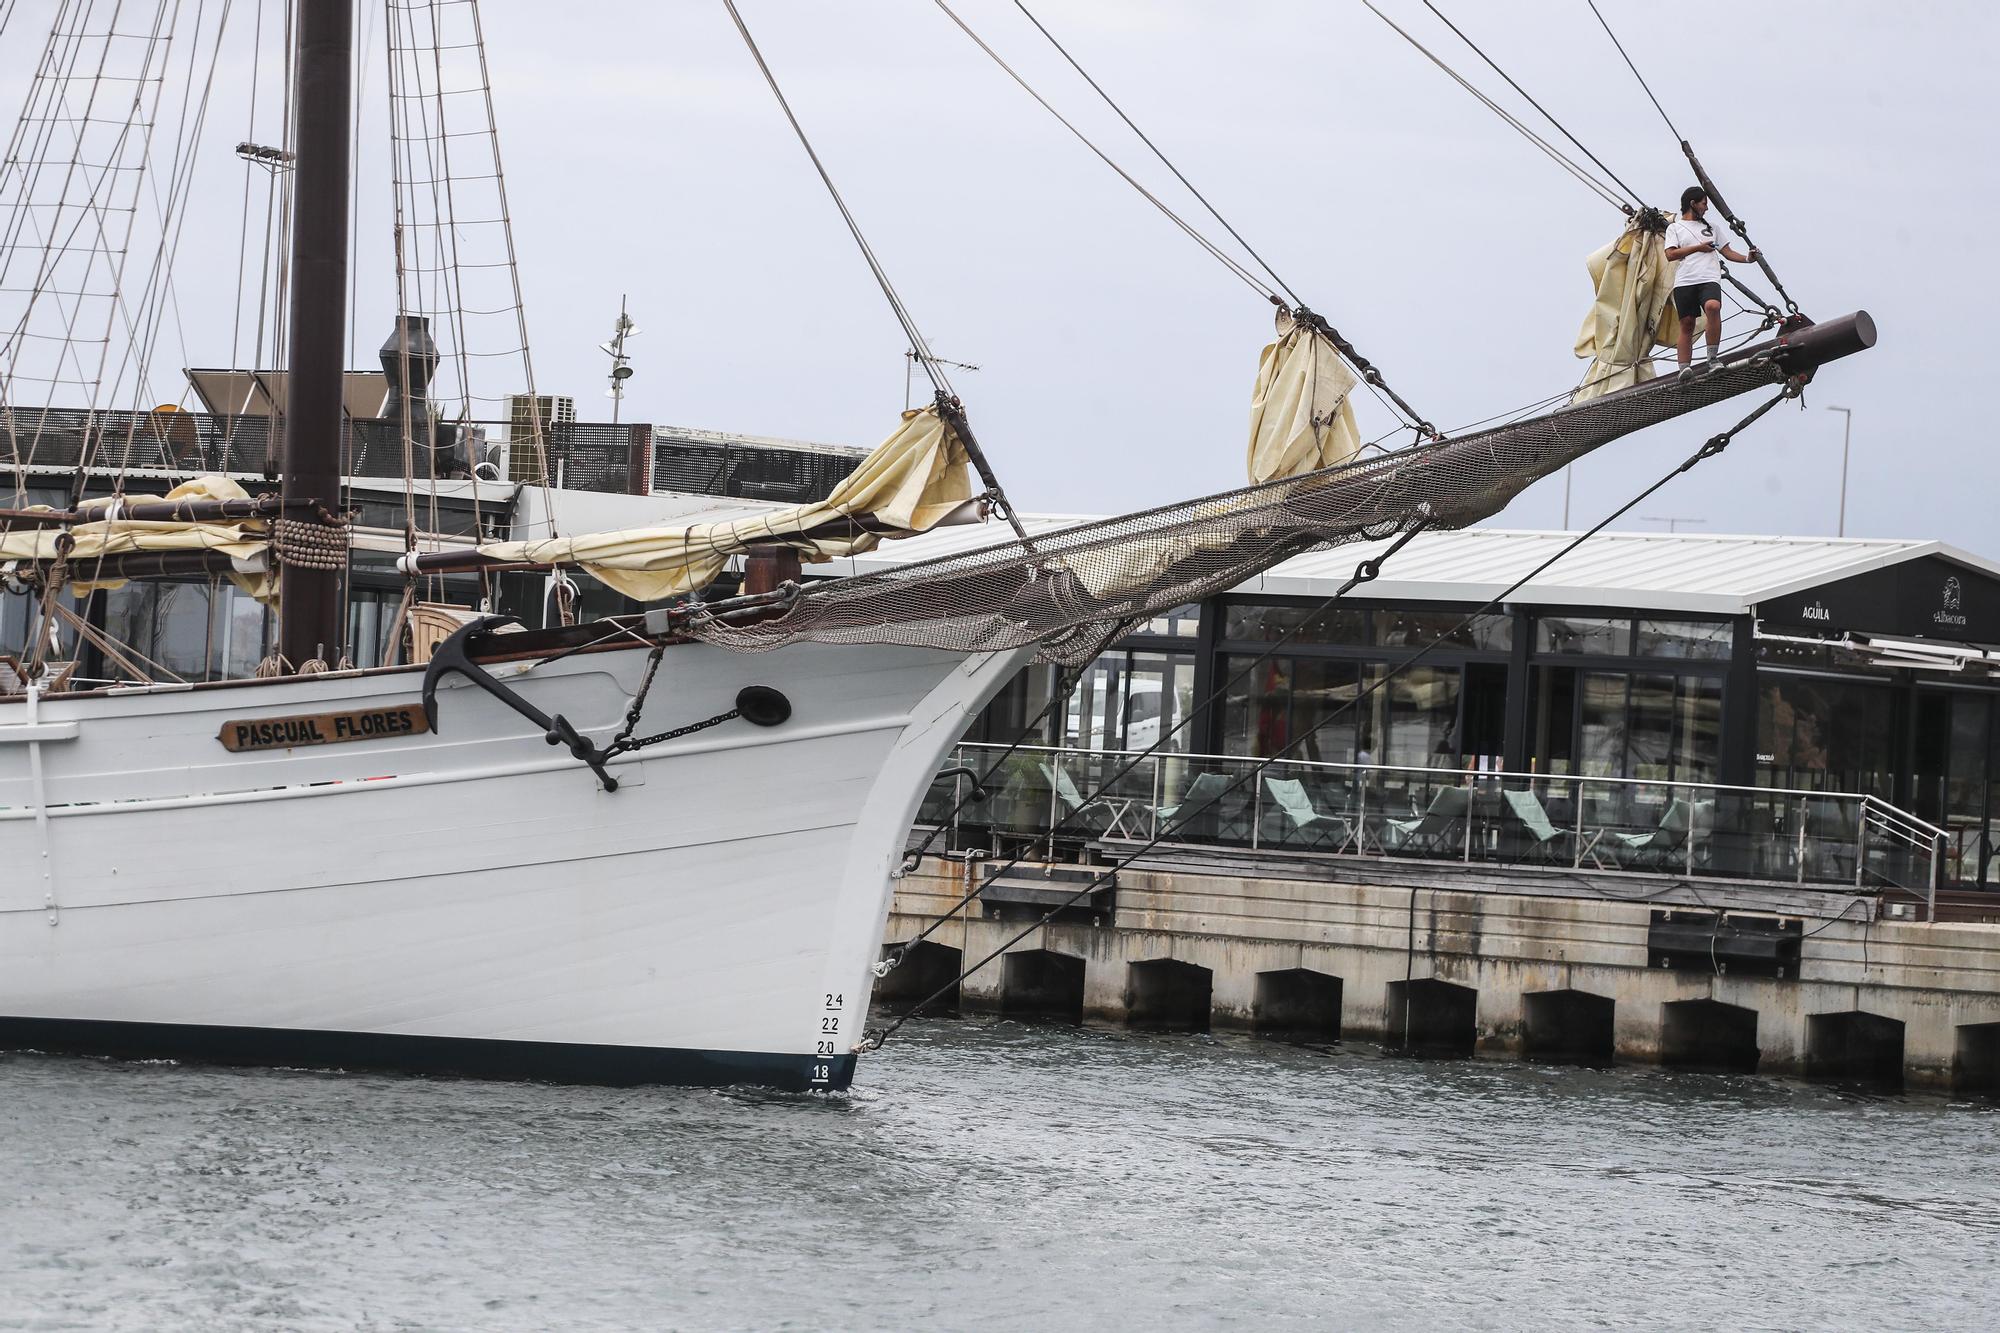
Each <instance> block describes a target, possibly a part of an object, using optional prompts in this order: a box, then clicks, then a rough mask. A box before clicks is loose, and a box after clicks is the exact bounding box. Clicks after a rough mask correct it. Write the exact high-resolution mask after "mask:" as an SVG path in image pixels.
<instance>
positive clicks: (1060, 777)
mask: <svg viewBox="0 0 2000 1333" xmlns="http://www.w3.org/2000/svg"><path fill="white" fill-rule="evenodd" d="M1035 767H1037V768H1039V769H1041V770H1042V778H1043V780H1044V781H1046V782H1047V783H1048V784H1049V785H1050V786H1051V787H1054V788H1055V793H1056V822H1057V823H1058V824H1061V825H1064V826H1066V827H1075V826H1078V825H1081V831H1083V832H1087V833H1089V834H1090V835H1091V836H1092V837H1099V838H1102V837H1109V836H1111V835H1112V834H1116V835H1118V836H1119V837H1121V838H1129V837H1131V836H1132V834H1131V832H1130V831H1129V830H1128V829H1126V827H1125V816H1126V814H1127V813H1128V812H1130V811H1131V809H1132V807H1133V805H1134V804H1135V802H1133V801H1129V800H1126V799H1124V798H1123V797H1116V796H1102V795H1099V796H1094V797H1092V798H1091V799H1089V800H1085V799H1084V797H1083V793H1082V792H1081V791H1078V790H1077V786H1076V779H1074V778H1072V777H1071V776H1070V775H1069V770H1068V769H1066V768H1064V767H1062V766H1061V765H1060V764H1050V763H1045V762H1038V763H1037V764H1036V765H1035Z"/></svg>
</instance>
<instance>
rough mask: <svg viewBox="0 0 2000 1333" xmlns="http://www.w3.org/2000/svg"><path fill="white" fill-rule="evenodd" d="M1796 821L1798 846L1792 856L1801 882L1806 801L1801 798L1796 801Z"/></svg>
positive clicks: (1802, 876) (1804, 861) (1802, 879)
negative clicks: (1796, 863)
mask: <svg viewBox="0 0 2000 1333" xmlns="http://www.w3.org/2000/svg"><path fill="white" fill-rule="evenodd" d="M1798 821H1799V836H1798V846H1797V847H1796V849H1795V850H1794V852H1793V857H1794V859H1796V860H1797V861H1798V863H1799V868H1798V874H1797V877H1796V878H1797V881H1798V882H1799V883H1800V884H1803V883H1805V882H1806V803H1805V801H1804V800H1803V799H1801V800H1800V801H1799V803H1798Z"/></svg>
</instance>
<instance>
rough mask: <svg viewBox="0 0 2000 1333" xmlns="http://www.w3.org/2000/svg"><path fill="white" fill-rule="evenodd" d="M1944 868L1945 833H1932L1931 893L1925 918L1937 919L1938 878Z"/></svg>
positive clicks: (1926, 903) (1929, 919) (1925, 909)
mask: <svg viewBox="0 0 2000 1333" xmlns="http://www.w3.org/2000/svg"><path fill="white" fill-rule="evenodd" d="M1943 870H1944V834H1942V833H1933V834H1931V875H1930V893H1929V895H1928V897H1927V898H1926V900H1925V903H1924V920H1926V921H1936V920H1937V893H1938V879H1939V877H1940V875H1941V874H1942V872H1943Z"/></svg>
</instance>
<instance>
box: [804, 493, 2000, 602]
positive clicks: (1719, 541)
mask: <svg viewBox="0 0 2000 1333" xmlns="http://www.w3.org/2000/svg"><path fill="white" fill-rule="evenodd" d="M1025 521H1026V523H1027V526H1028V530H1029V532H1030V533H1031V534H1032V533H1034V532H1038V531H1049V530H1051V529H1054V528H1059V527H1066V526H1068V525H1070V524H1072V523H1077V522H1083V521H1086V520H1085V519H1083V518H1082V517H1080V516H1076V515H1034V516H1032V517H1029V518H1027V519H1026V520H1025ZM1575 535H1576V534H1574V533H1569V532H1517V531H1509V530H1506V529H1500V528H1467V529H1464V530H1462V531H1457V532H1427V533H1422V534H1420V535H1418V536H1417V537H1416V538H1415V539H1413V540H1412V541H1411V542H1410V544H1409V545H1407V546H1405V547H1404V548H1403V549H1402V550H1401V551H1398V552H1397V553H1396V554H1395V555H1394V556H1393V557H1391V558H1389V559H1388V560H1387V561H1385V562H1384V564H1383V566H1382V575H1381V577H1380V578H1378V579H1376V580H1375V581H1374V582H1373V583H1370V584H1368V585H1366V587H1365V590H1357V591H1356V592H1355V594H1354V595H1355V596H1357V597H1368V598H1379V599H1382V600H1385V601H1399V602H1401V601H1412V602H1474V603H1476V602H1484V601H1487V600H1488V599H1490V598H1492V597H1494V596H1496V595H1498V594H1499V593H1500V592H1501V591H1502V590H1504V589H1505V588H1506V587H1507V586H1508V585H1509V584H1511V583H1512V582H1514V580H1516V579H1518V578H1520V577H1521V576H1523V575H1524V574H1527V573H1528V572H1529V571H1531V570H1533V569H1534V568H1535V567H1536V566H1537V565H1539V564H1541V563H1542V562H1543V561H1545V560H1547V559H1549V558H1550V557H1551V556H1553V555H1555V553H1556V552H1557V551H1559V550H1561V549H1562V548H1563V546H1564V545H1566V544H1567V543H1568V542H1570V541H1571V540H1572V539H1573V538H1574V537H1575ZM1005 537H1006V529H1005V528H1004V527H1001V526H999V525H997V524H993V523H988V524H984V525H981V526H977V527H961V528H951V529H946V530H941V531H937V532H932V533H929V534H927V535H925V536H923V537H913V538H910V539H907V540H904V541H893V542H884V543H883V544H882V546H881V547H880V548H879V549H878V550H876V551H873V552H871V553H870V554H868V555H865V556H861V557H859V558H858V559H857V560H856V561H855V562H854V568H855V572H859V573H865V572H867V571H869V570H871V569H881V568H886V567H888V566H892V565H900V564H907V563H910V562H912V561H916V560H927V559H931V558H933V557H935V556H941V555H950V554H955V553H957V552H960V551H969V550H974V549H976V548H978V547H981V546H990V545H993V544H994V543H996V542H998V541H1002V540H1004V539H1005ZM1389 545H1390V543H1389V542H1357V543H1354V544H1351V545H1347V546H1340V547H1335V548H1334V549H1332V550H1330V551H1314V552H1309V553H1308V554H1305V555H1301V556H1295V557H1293V558H1292V559H1290V560H1287V561H1285V562H1284V563H1283V564H1281V565H1278V566H1276V567H1275V568H1273V569H1272V570H1270V571H1269V572H1268V573H1265V574H1263V575H1261V576H1259V577H1257V578H1254V579H1251V580H1249V581H1247V582H1246V583H1244V584H1243V585H1241V586H1240V587H1239V588H1237V589H1236V591H1237V592H1238V593H1249V594H1257V593H1262V594H1265V595H1269V596H1287V597H1326V596H1328V595H1329V594H1331V593H1332V592H1333V591H1334V590H1335V589H1336V588H1338V587H1339V586H1340V585H1341V584H1342V583H1343V582H1345V581H1346V580H1347V578H1348V577H1349V576H1350V575H1352V574H1353V573H1354V567H1355V565H1357V564H1358V563H1359V562H1360V561H1362V560H1363V559H1366V558H1367V557H1369V556H1371V555H1376V554H1380V553H1381V552H1383V551H1385V550H1387V549H1388V547H1389ZM1926 555H1935V556H1939V557H1942V558H1943V559H1946V560H1951V561H1955V562H1957V563H1958V564H1961V565H1964V566H1966V567H1968V568H1971V569H1975V570H1978V571H1981V572H1983V573H1986V574H1990V575H1993V576H1995V577H2000V563H1995V562H1993V561H1990V560H1985V559H1982V558H1981V557H1979V556H1975V555H1971V554H1968V553H1967V552H1964V551H1961V550H1958V549H1957V548H1955V547H1952V546H1947V545H1946V544H1945V543H1943V542H1935V541H1910V540H1904V541H1896V540H1884V539H1879V538H1866V537H1845V538H1841V537H1730V536H1722V535H1719V534H1713V533H1700V534H1696V533H1686V532H1680V533H1654V532H1605V533H1600V534H1598V535H1597V536H1595V537H1592V538H1591V539H1590V540H1589V541H1587V542H1585V543H1583V545H1581V546H1579V547H1578V548H1577V549H1576V550H1574V551H1572V552H1570V553H1569V554H1568V555H1566V556H1564V557H1563V558H1562V559H1560V560H1558V561H1556V563H1555V564H1553V565H1551V566H1550V567H1549V568H1548V569H1547V570H1544V571H1543V572H1542V573H1540V574H1537V575H1536V576H1535V577H1534V578H1533V579H1532V580H1531V581H1530V582H1529V583H1527V584H1526V585H1525V586H1523V587H1522V588H1521V590H1520V591H1519V592H1516V593H1514V594H1513V595H1512V596H1511V597H1510V598H1509V599H1508V600H1509V601H1511V602H1518V603H1521V604H1524V605H1531V606H1602V607H1630V608H1633V609H1635V610H1659V611H1679V612H1685V613H1689V614H1696V615H1725V616H1726V615H1746V614H1748V613H1749V612H1750V611H1751V610H1752V609H1753V608H1755V607H1756V606H1757V605H1758V604H1759V603H1761V602H1766V601H1769V600H1771V599H1772V598H1774V597H1782V596H1784V595H1786V594H1787V593H1791V592H1796V591H1798V590H1800V589H1802V588H1811V587H1815V586H1817V585H1819V584H1822V583H1829V582H1832V581H1833V580H1835V579H1843V578H1848V577H1851V576H1853V575H1856V574H1863V573H1866V572H1868V571H1869V570H1872V569H1880V568H1882V567H1883V566H1885V565H1895V564H1900V563H1902V562H1903V561H1906V560H1913V559H1916V558H1917V557H1919V556H1926ZM847 563H848V562H846V561H842V562H840V564H841V565H842V566H846V565H847ZM822 568H824V567H822ZM815 572H819V571H815ZM825 572H828V573H831V572H834V571H833V570H831V569H826V570H825ZM839 572H841V573H845V572H847V570H846V569H845V568H842V569H840V570H839Z"/></svg>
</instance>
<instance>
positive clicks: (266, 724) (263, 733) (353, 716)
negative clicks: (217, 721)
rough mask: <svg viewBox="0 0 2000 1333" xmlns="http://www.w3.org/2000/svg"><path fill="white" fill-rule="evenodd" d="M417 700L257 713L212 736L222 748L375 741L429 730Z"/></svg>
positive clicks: (287, 748) (224, 726) (261, 747)
mask: <svg viewBox="0 0 2000 1333" xmlns="http://www.w3.org/2000/svg"><path fill="white" fill-rule="evenodd" d="M430 729H431V726H430V721H429V719H427V718H426V717H425V716H424V710H423V708H422V706H421V705H418V704H398V705H397V706H396V707H394V708H363V709H360V710H358V711H356V712H351V713H308V714H305V715H303V716H300V717H259V718H251V719H249V720H248V721H244V722H225V723H223V724H222V731H221V733H220V734H218V735H217V737H216V739H217V740H219V741H221V742H222V748H223V749H225V750H289V749H292V748H293V747H294V746H299V745H340V744H344V743H345V742H347V741H379V740H387V739H388V738H389V737H391V736H414V735H416V734H417V733H418V732H422V731H429V730H430Z"/></svg>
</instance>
